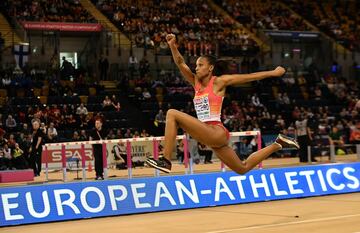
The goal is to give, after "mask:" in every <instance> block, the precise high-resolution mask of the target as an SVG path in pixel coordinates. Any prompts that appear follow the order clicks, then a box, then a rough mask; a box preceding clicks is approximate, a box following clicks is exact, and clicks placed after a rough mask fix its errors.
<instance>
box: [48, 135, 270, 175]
mask: <svg viewBox="0 0 360 233" xmlns="http://www.w3.org/2000/svg"><path fill="white" fill-rule="evenodd" d="M244 136H256V137H257V147H258V150H260V149H261V132H260V131H244V132H231V133H230V137H244ZM164 140H165V137H164V136H160V137H144V138H122V139H111V140H96V141H77V142H59V143H47V144H45V145H43V151H44V155H43V157H44V162H45V174H46V177H45V181H49V178H48V173H49V164H48V163H49V159H48V156H49V148H50V147H60V148H61V170H62V172H63V181H64V182H67V169H66V163H67V159H66V146H80V159H81V169H82V180H83V181H85V180H86V155H85V146H86V145H94V144H101V145H102V149H103V150H102V159H103V169H104V179H108V178H109V177H108V161H107V149H106V145H107V144H108V143H125V145H126V156H127V164H126V165H127V171H128V178H129V179H131V178H133V173H132V169H133V167H132V143H134V142H152V145H153V150H152V153H153V156H154V158H155V159H157V158H158V157H159V144H160V141H164ZM176 140H182V141H183V144H184V167H185V174H194V163H193V157H192V158H191V159H190V156H189V135H187V134H184V135H177V136H176ZM262 167H263V166H262V164H259V168H262ZM220 170H221V171H222V172H225V171H226V169H225V164H224V163H223V162H221V165H220ZM154 176H155V177H159V176H160V174H159V171H158V170H156V169H155V172H154Z"/></svg>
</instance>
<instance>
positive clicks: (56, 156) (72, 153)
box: [42, 145, 93, 163]
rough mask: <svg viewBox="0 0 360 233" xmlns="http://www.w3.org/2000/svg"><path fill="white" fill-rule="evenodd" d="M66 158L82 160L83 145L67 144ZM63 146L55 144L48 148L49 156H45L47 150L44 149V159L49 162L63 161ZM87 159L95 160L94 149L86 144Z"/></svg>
mask: <svg viewBox="0 0 360 233" xmlns="http://www.w3.org/2000/svg"><path fill="white" fill-rule="evenodd" d="M65 156H66V158H78V159H79V160H81V146H80V145H71V146H66V149H65ZM61 158H62V157H61V147H60V146H53V147H49V148H48V157H47V159H46V158H45V152H44V150H43V151H42V161H43V162H44V161H47V162H48V163H60V162H61ZM85 160H86V161H91V160H93V149H92V146H91V145H85Z"/></svg>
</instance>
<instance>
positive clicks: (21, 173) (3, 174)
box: [0, 169, 34, 183]
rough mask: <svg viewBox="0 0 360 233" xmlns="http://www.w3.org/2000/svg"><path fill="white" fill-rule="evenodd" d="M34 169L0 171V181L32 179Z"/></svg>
mask: <svg viewBox="0 0 360 233" xmlns="http://www.w3.org/2000/svg"><path fill="white" fill-rule="evenodd" d="M33 180H34V171H33V170H31V169H26V170H8V171H0V183H10V182H22V181H33Z"/></svg>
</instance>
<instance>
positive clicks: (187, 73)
mask: <svg viewBox="0 0 360 233" xmlns="http://www.w3.org/2000/svg"><path fill="white" fill-rule="evenodd" d="M166 41H167V42H168V44H169V47H170V49H171V54H172V56H173V59H174V62H175V64H176V65H177V67H178V68H179V70H180V72H181V74H182V75H183V76H184V78H185V79H186V80H187V81H188V82H189V83H191V85H193V86H194V85H195V74H194V73H193V72H191V70H190V68H189V67H188V66H187V65H186V64H185V60H184V58H183V56H182V55H181V54H180V52H179V50H178V49H177V47H176V39H175V35H174V34H167V35H166Z"/></svg>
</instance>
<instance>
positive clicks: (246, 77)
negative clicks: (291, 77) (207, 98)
mask: <svg viewBox="0 0 360 233" xmlns="http://www.w3.org/2000/svg"><path fill="white" fill-rule="evenodd" d="M285 72H286V70H285V69H284V68H283V67H281V66H278V67H276V69H274V70H269V71H261V72H256V73H251V74H225V75H221V76H220V78H221V79H219V81H220V80H221V81H220V82H221V83H222V85H223V86H224V87H226V86H232V85H238V84H243V83H248V82H252V81H257V80H261V79H265V78H270V77H280V76H282V75H283V74H285Z"/></svg>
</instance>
